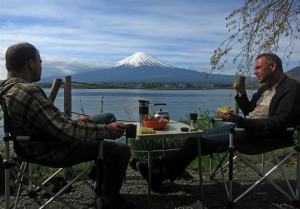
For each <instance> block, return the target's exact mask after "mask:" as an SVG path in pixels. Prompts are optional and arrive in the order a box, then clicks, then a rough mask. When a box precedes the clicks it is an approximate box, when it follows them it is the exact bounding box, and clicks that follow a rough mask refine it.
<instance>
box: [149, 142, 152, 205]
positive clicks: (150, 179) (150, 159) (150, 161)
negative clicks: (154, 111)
mask: <svg viewBox="0 0 300 209" xmlns="http://www.w3.org/2000/svg"><path fill="white" fill-rule="evenodd" d="M151 165H152V141H151V140H149V144H148V208H149V209H150V208H151V181H152V175H151V173H152V168H151Z"/></svg>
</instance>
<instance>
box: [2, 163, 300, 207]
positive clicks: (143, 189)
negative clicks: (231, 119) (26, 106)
mask: <svg viewBox="0 0 300 209" xmlns="http://www.w3.org/2000/svg"><path fill="white" fill-rule="evenodd" d="M295 168H296V166H295V163H294V162H290V163H289V165H288V167H287V168H286V172H287V174H288V176H289V177H292V176H293V175H294V173H295V170H296V169H295ZM190 174H191V177H190V178H181V179H178V180H177V181H175V182H174V183H171V182H165V183H164V184H163V185H162V186H161V188H160V191H159V192H152V196H151V208H152V209H158V208H159V209H160V208H161V209H175V208H176V209H179V208H180V209H198V208H201V201H200V200H201V198H200V187H199V178H198V175H197V174H196V173H190ZM237 175H239V177H240V178H239V180H236V181H235V182H234V185H233V188H234V189H235V190H234V191H235V192H237V191H242V190H245V189H246V188H247V186H249V185H250V183H253V182H254V178H253V174H252V173H251V172H250V170H249V169H246V168H245V167H244V166H242V165H240V164H239V169H237V170H236V172H235V176H237ZM275 178H276V183H279V184H280V185H283V182H282V180H281V179H279V177H278V176H275ZM203 181H204V182H203V183H204V184H203V191H204V199H203V208H205V209H223V208H224V209H225V208H228V204H227V199H226V198H227V196H226V193H225V189H224V184H223V183H222V182H221V181H215V180H210V179H209V177H208V171H207V170H206V169H205V170H204V172H203ZM292 184H293V186H295V179H294V180H293V181H292ZM147 191H148V190H147V182H146V181H145V180H143V179H142V177H141V176H140V174H139V173H137V172H135V171H133V170H132V169H131V168H130V167H129V168H128V171H127V177H126V181H125V183H124V186H123V188H122V191H121V193H123V194H124V195H125V197H126V198H127V199H128V200H130V201H132V202H133V203H134V204H135V206H136V209H147V208H149V207H148V206H149V205H148V203H149V196H148V193H147ZM64 197H65V198H67V199H69V200H71V201H72V203H73V204H74V205H75V207H76V208H96V203H95V195H94V193H93V190H92V189H91V188H90V187H88V186H86V185H85V184H84V183H83V182H78V183H77V184H76V185H74V186H73V188H72V190H71V191H70V192H69V193H68V194H67V195H65V196H64ZM43 201H45V199H44V198H43V197H42V196H41V194H39V195H38V196H37V197H35V198H29V197H28V196H25V197H24V198H23V199H22V200H21V202H20V206H19V207H18V208H30V209H35V208H38V206H39V203H40V202H43ZM0 208H4V194H1V197H0ZM48 208H55V209H57V208H66V207H64V206H62V205H61V204H59V203H54V204H53V205H51V206H49V207H48ZM233 208H235V209H294V208H299V207H298V205H296V204H294V203H292V202H291V201H289V200H288V199H287V198H285V197H284V196H283V195H282V194H281V193H279V192H278V191H277V190H275V189H274V187H273V186H270V185H269V184H266V183H265V182H263V183H262V184H260V185H259V186H258V187H256V188H255V189H254V190H253V191H251V193H250V194H248V195H246V196H245V197H243V198H242V199H241V200H240V201H238V202H237V203H236V204H235V205H234V206H233Z"/></svg>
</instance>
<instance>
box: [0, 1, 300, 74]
mask: <svg viewBox="0 0 300 209" xmlns="http://www.w3.org/2000/svg"><path fill="white" fill-rule="evenodd" d="M242 3H243V2H242V1H240V0H231V1H230V4H229V3H228V2H227V1H219V0H210V1H206V0H186V1H182V0H164V1H161V0H143V1H138V0H113V1H108V0H89V1H81V0H72V1H71V0H64V1H61V0H43V1H39V0H28V1H26V4H22V3H20V1H18V0H1V8H0V51H1V56H2V57H3V53H4V52H3V51H5V50H4V49H6V48H7V47H8V46H9V45H11V44H14V43H17V42H24V41H26V42H30V43H32V44H34V45H35V46H36V47H37V48H38V49H39V50H40V52H41V55H42V56H45V58H44V63H43V65H44V72H43V73H44V75H43V76H46V75H47V74H50V73H54V72H57V73H61V72H68V73H72V72H77V71H80V70H83V69H96V68H98V67H100V66H102V64H101V63H110V64H114V63H116V62H117V61H120V60H122V59H124V58H126V57H128V56H130V55H132V54H133V53H135V52H137V51H145V52H148V53H150V54H151V55H153V56H155V57H156V58H158V59H160V60H161V61H163V62H165V63H167V64H170V65H173V66H177V67H186V68H201V69H208V71H209V69H210V57H211V55H212V53H213V50H214V49H216V48H217V47H218V46H219V44H220V43H221V41H223V40H224V39H225V38H227V36H229V33H228V32H227V29H226V28H225V17H226V16H227V15H228V14H229V13H230V12H231V11H232V10H233V9H235V8H238V7H240V6H241V5H242ZM20 11H22V12H20ZM295 48H297V47H295ZM298 48H299V46H298ZM233 53H234V52H233ZM297 55H299V53H298V54H297ZM62 57H63V58H62ZM298 57H299V56H298ZM51 58H55V59H51ZM60 58H62V59H60ZM293 59H294V57H293ZM296 59H298V58H297V56H296ZM298 60H299V59H298ZM49 62H50V63H49ZM87 62H88V63H87ZM2 63H3V60H1V66H0V76H3V73H2V72H3V71H5V68H4V66H3V65H2ZM54 64H55V65H54ZM81 64H82V67H79V65H81ZM92 65H93V66H92ZM104 65H105V64H104ZM48 66H49V68H48ZM79 69H80V70H79Z"/></svg>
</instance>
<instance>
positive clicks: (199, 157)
mask: <svg viewBox="0 0 300 209" xmlns="http://www.w3.org/2000/svg"><path fill="white" fill-rule="evenodd" d="M201 157H202V156H201V138H200V137H198V164H199V165H198V174H199V184H200V201H201V207H200V208H201V209H202V208H203V177H202V158H201Z"/></svg>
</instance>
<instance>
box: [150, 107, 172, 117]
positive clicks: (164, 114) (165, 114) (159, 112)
mask: <svg viewBox="0 0 300 209" xmlns="http://www.w3.org/2000/svg"><path fill="white" fill-rule="evenodd" d="M153 106H154V109H156V108H157V107H159V108H158V109H159V110H155V111H154V114H153V118H158V119H161V117H163V118H165V119H167V120H170V116H169V113H168V112H167V111H163V109H162V106H166V104H165V103H156V104H153Z"/></svg>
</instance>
